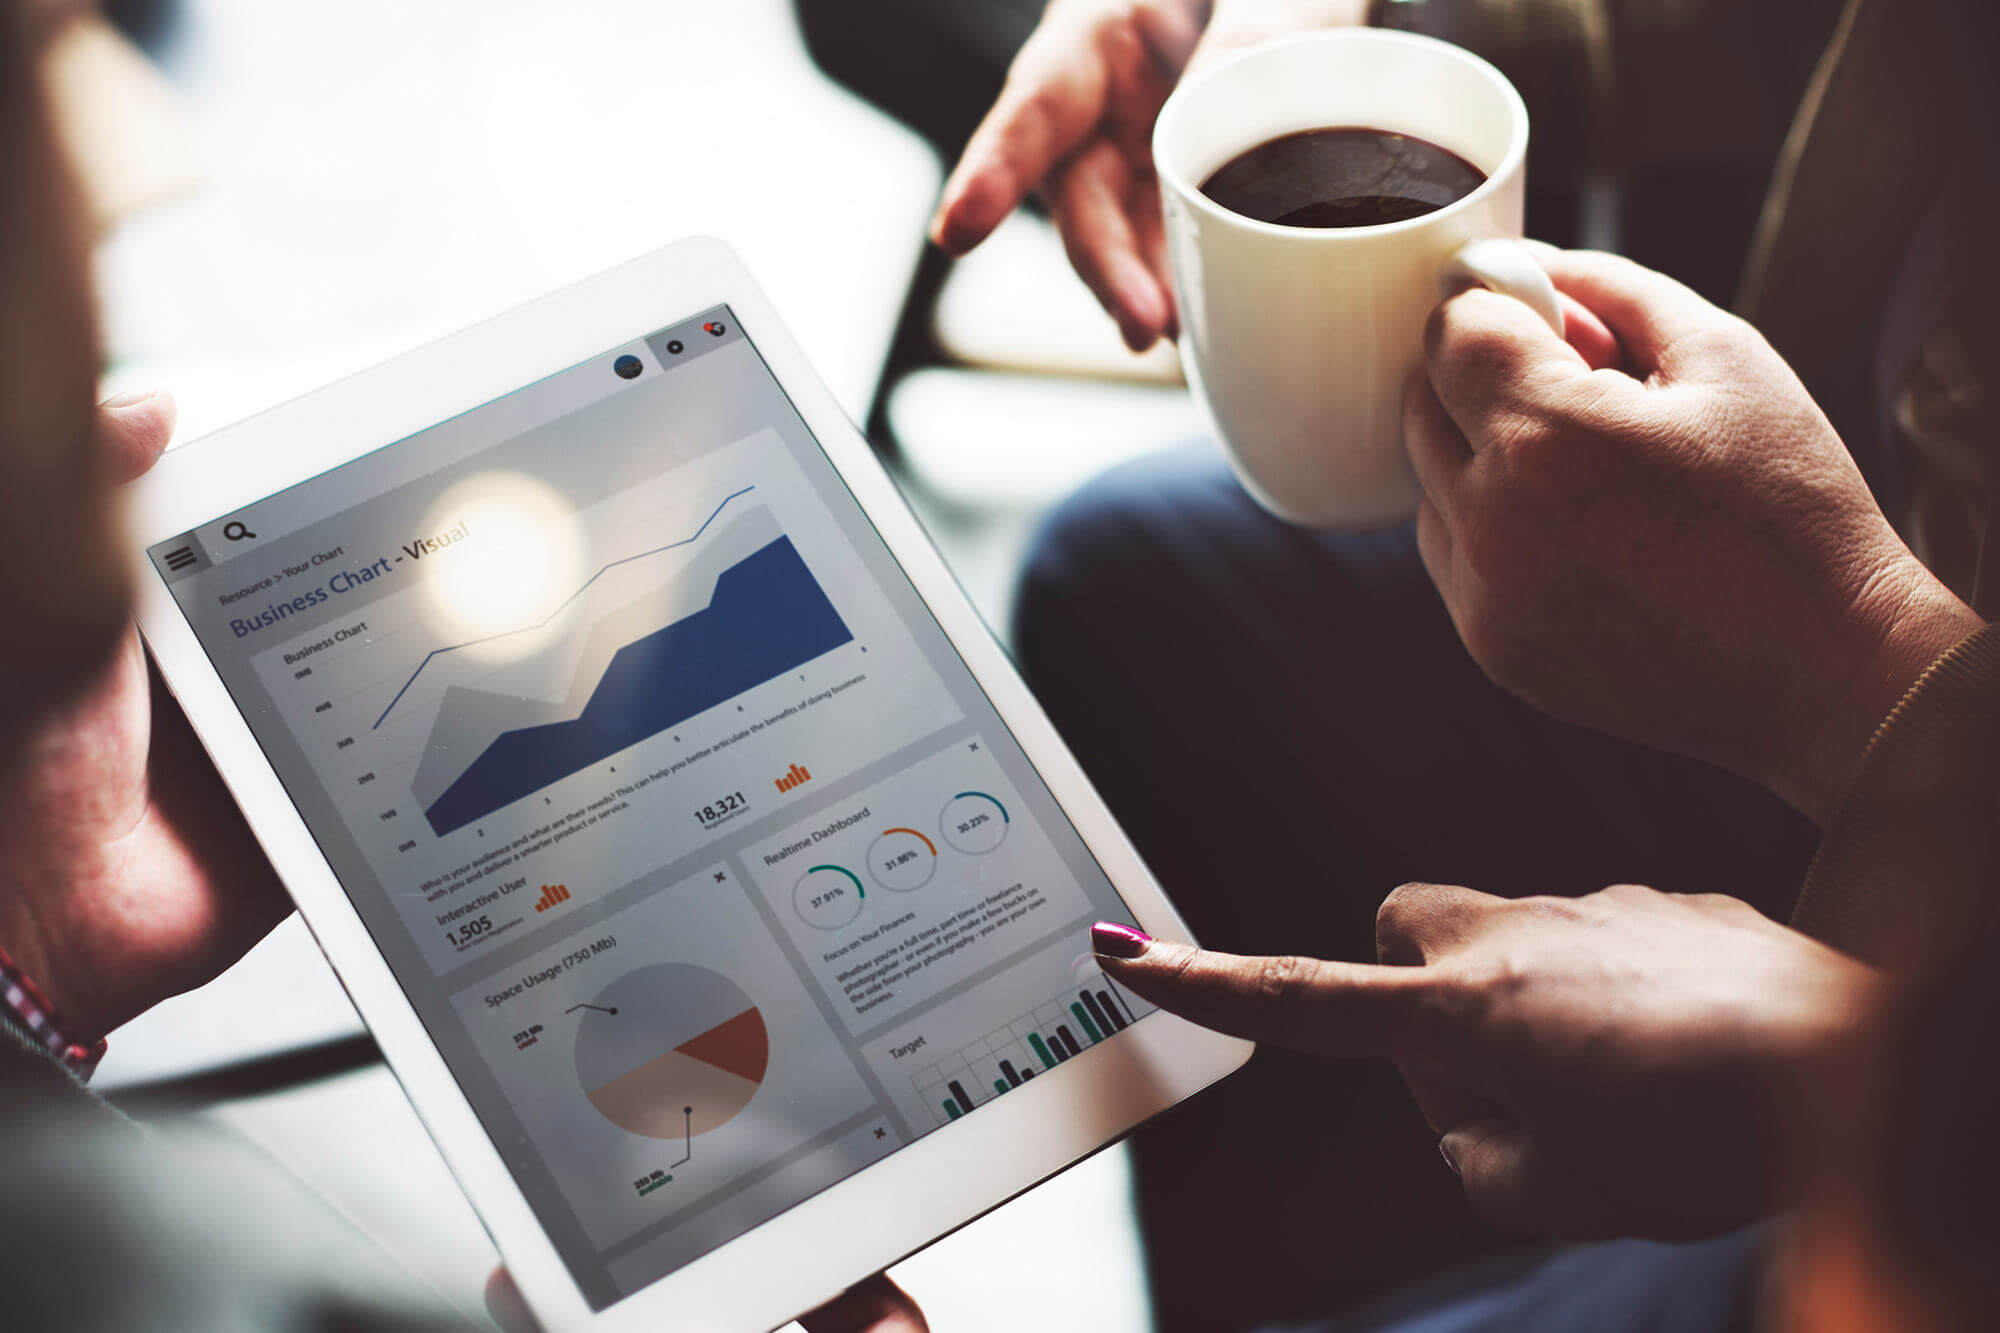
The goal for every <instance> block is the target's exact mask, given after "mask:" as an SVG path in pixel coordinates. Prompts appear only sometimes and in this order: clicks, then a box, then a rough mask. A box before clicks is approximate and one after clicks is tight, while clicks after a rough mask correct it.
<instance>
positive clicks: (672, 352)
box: [667, 338, 687, 356]
mask: <svg viewBox="0 0 2000 1333" xmlns="http://www.w3.org/2000/svg"><path fill="white" fill-rule="evenodd" d="M686 350H687V344H686V343H684V342H682V341H681V340H680V339H679V338H669V339H667V354H668V355H669V356H679V355H680V354H681V353H682V352H685V351H686Z"/></svg>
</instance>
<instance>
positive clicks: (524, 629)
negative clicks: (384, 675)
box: [368, 485, 757, 731]
mask: <svg viewBox="0 0 2000 1333" xmlns="http://www.w3.org/2000/svg"><path fill="white" fill-rule="evenodd" d="M756 489H757V488H756V486H754V485H751V486H745V487H744V488H743V489H742V490H740V491H733V492H731V493H730V494H728V495H725V496H723V497H722V502H721V503H720V504H718V505H716V506H715V509H714V510H713V511H712V512H711V513H710V514H709V516H708V517H707V518H705V519H703V520H702V521H701V526H700V527H698V528H696V529H695V530H694V531H693V532H692V533H690V534H689V535H688V536H686V537H683V538H681V539H680V540H679V541H672V542H668V543H667V544H666V545H665V546H655V547H654V548H652V549H651V550H650V551H639V552H636V553H635V554H632V555H628V556H625V557H623V558H621V559H618V560H613V561H612V562H610V563H609V564H607V565H605V566H604V567H603V568H602V569H599V570H598V571H597V572H596V573H595V574H592V575H591V576H590V577H589V578H587V579H585V580H584V581H583V583H582V584H581V585H580V586H579V587H578V588H577V590H576V591H575V592H573V593H571V594H570V595H569V596H567V597H565V598H563V599H562V602H561V603H560V604H558V605H557V607H556V608H555V610H553V611H551V612H549V613H548V614H547V615H546V616H543V617H542V618H541V619H540V620H538V621H536V622H535V623H534V624H532V625H522V626H520V627H519V628H517V629H510V630H502V631H501V632H500V633H498V634H489V635H487V636H486V637H485V638H483V639H467V640H466V641H465V642H464V643H453V644H447V645H445V646H444V647H442V648H433V649H431V650H430V652H428V653H426V654H425V655H424V660H423V661H421V662H419V663H417V669H416V670H415V671H412V672H411V673H410V678H409V679H408V680H406V681H404V682H403V687H402V688H401V689H399V690H397V691H396V697H395V698H393V699H391V700H389V706H388V707H387V708H384V709H383V710H382V716H380V717H378V718H376V719H375V722H374V725H373V726H371V727H369V728H368V729H369V730H370V731H374V730H376V729H377V728H379V727H380V726H381V725H382V724H383V723H384V722H386V721H387V720H388V718H389V714H390V713H392V712H394V711H395V710H396V705H397V704H399V703H401V702H402V701H403V696H404V695H405V694H408V693H409V691H410V686H412V685H414V684H416V683H417V677H418V676H421V675H422V674H423V673H424V668H425V667H427V666H429V665H430V664H431V660H432V659H433V658H437V657H442V656H444V654H446V653H453V652H457V651H458V650H459V649H461V648H476V647H478V646H479V645H480V644H482V643H493V642H496V641H497V640H500V639H510V638H512V637H513V636H514V635H516V634H527V633H529V632H531V631H533V630H538V629H540V628H542V627H543V626H544V625H546V624H548V623H549V622H550V621H551V620H554V619H555V618H556V617H557V616H559V615H561V614H562V612H563V608H564V607H566V606H568V605H569V604H570V603H571V602H573V601H575V600H576V599H577V598H579V597H581V596H583V594H584V593H586V592H588V591H589V590H590V585H591V584H593V583H595V582H597V581H598V580H599V579H601V578H603V577H604V576H605V575H606V574H608V573H610V572H611V571H612V570H614V569H616V568H618V567H619V566H620V565H629V564H631V563H632V562H633V561H634V560H644V559H645V558H646V557H648V556H654V555H659V554H660V553H661V552H663V551H671V550H673V549H675V548H676V547H680V546H686V545H688V544H689V543H691V542H695V541H699V540H700V539H701V534H702V533H704V532H707V531H708V528H709V525H710V524H711V523H713V522H715V520H716V518H717V517H718V516H719V515H720V514H721V513H722V511H723V510H724V509H726V508H728V507H729V503H730V501H732V500H736V499H738V498H740V497H742V496H745V495H748V494H749V493H750V492H752V491H754V490H756Z"/></svg>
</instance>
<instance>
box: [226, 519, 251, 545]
mask: <svg viewBox="0 0 2000 1333" xmlns="http://www.w3.org/2000/svg"><path fill="white" fill-rule="evenodd" d="M222 535H223V536H224V537H226V538H227V539H229V540H230V541H233V542H242V541H250V540H252V539H253V538H255V537H256V535H257V534H256V533H254V532H252V531H250V529H248V528H246V527H244V526H243V524H242V523H240V522H231V523H225V524H223V525H222Z"/></svg>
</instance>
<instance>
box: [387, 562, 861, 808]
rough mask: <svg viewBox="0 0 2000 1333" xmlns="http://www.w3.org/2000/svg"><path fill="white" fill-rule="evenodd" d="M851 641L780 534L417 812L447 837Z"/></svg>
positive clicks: (490, 749) (505, 738)
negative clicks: (553, 717)
mask: <svg viewBox="0 0 2000 1333" xmlns="http://www.w3.org/2000/svg"><path fill="white" fill-rule="evenodd" d="M853 638H854V635H853V634H852V633H851V632H850V631H849V630H848V628H847V625H846V622H844V621H843V620H841V618H840V613H839V612H838V611H836V610H835V609H834V606H833V603H832V602H830V601H828V600H827V596H826V593H825V592H824V591H822V590H821V588H820V586H819V583H818V582H817V581H816V580H815V579H814V578H813V576H812V571H811V570H809V569H807V568H806V563H805V561H804V560H802V559H800V558H799V553H798V551H797V549H796V548H794V547H793V545H792V540H791V538H789V537H779V538H778V539H777V540H775V541H773V542H771V543H770V544H769V545H766V546H764V547H762V548H761V549H759V550H758V551H757V552H755V553H754V554H752V555H750V556H747V557H745V558H744V559H742V560H740V561H738V562H737V563H736V564H734V565H731V566H730V567H729V568H728V569H726V570H724V571H723V572H722V574H721V576H720V577H719V578H718V579H717V580H716V584H715V595H714V597H713V599H712V600H711V601H710V602H709V604H708V606H707V607H706V608H704V609H703V610H700V611H697V612H695V613H694V614H693V615H690V616H687V617H685V618H684V619H681V620H676V621H674V622H673V623H672V624H670V625H667V626H666V627H665V628H663V629H659V630H656V631H654V632H653V633H651V634H648V635H647V636H646V637H644V638H643V639H639V640H637V641H635V642H632V643H628V644H626V645H625V646H624V647H622V648H620V649H619V650H618V651H617V653H616V654H615V655H614V656H613V657H612V659H611V662H610V664H609V665H608V666H607V667H606V668H605V672H604V675H603V678H602V679H600V680H599V681H598V683H597V688H596V689H595V690H593V691H592V692H591V695H590V699H589V701H588V702H587V703H585V704H584V707H583V712H582V713H581V714H580V715H579V716H578V717H576V718H574V719H572V720H570V721H567V722H551V723H547V724H545V725H543V726H536V727H523V728H521V729H519V730H516V731H509V732H505V733H503V734H502V735H501V736H500V737H499V738H498V739H496V740H495V741H494V742H493V743H492V744H491V745H489V746H487V747H486V749H485V750H484V751H482V752H481V753H480V755H479V757H478V758H477V759H474V760H473V761H472V763H471V765H470V766H469V767H467V768H466V770H465V772H464V773H463V774H461V775H460V776H459V777H458V779H457V780H456V781H454V782H453V783H452V784H451V785H450V786H449V787H447V788H446V789H445V791H444V793H443V794H442V795H441V796H439V797H438V799H437V800H436V801H434V802H432V803H431V804H430V805H429V806H427V807H426V808H425V810H424V818H425V819H427V820H428V821H429V822H430V826H431V831H432V832H433V833H435V834H437V835H438V836H439V837H443V836H444V835H445V834H447V833H451V832H453V831H454V830H456V829H461V828H464V827H465V826H466V825H467V824H470V823H472V822H474V821H475V820H479V819H483V818H485V817H486V816H487V815H490V814H492V813H493V812H494V811H496V810H499V809H501V808H502V807H503V806H506V805H510V804H512V803H513V802H515V801H518V800H520V799H521V798H522V797H524V796H528V795H532V794H533V793H534V792H537V791H539V790H541V789H542V788H543V787H546V786H548V785H549V784H550V783H552V782H557V781H560V780H561V779H563V778H566V777H568V776H569V775H570V774H572V773H577V772H580V771H582V770H583V769H586V768H589V767H590V766H591V765H592V764H595V763H597V762H599V761H600V760H603V759H607V758H609V757H610V756H612V755H614V754H616V753H618V751H620V750H622V749H624V748H626V747H627V746H629V745H636V744H638V743H639V742H640V741H643V740H645V739H646V738H647V737H649V736H654V735H657V734H659V733H660V732H662V731H665V730H666V729H667V728H669V727H673V726H678V725H680V724H681V723H683V722H685V721H687V720H688V719H689V718H691V717H694V716H696V715H697V714H700V713H703V712H706V711H707V710H708V709H710V708H713V707H715V706H716V705H717V704H720V703H725V702H727V701H728V700H730V699H732V698H734V697H736V696H737V695H739V694H742V693H743V692H744V691H745V690H750V689H754V688H756V687H757V686H759V685H762V684H763V683H764V682H766V681H769V680H773V679H776V678H777V677H778V676H781V675H783V674H784V673H785V672H787V671H790V670H792V669H794V668H795V667H799V666H802V665H804V664H805V663H807V662H810V661H811V660H812V659H814V658H815V657H818V656H820V655H821V654H823V653H828V652H831V651H833V650H834V649H835V648H838V647H840V646H841V645H842V644H844V643H848V642H851V641H852V640H853Z"/></svg>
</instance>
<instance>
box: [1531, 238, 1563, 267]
mask: <svg viewBox="0 0 2000 1333" xmlns="http://www.w3.org/2000/svg"><path fill="white" fill-rule="evenodd" d="M1521 244H1522V245H1523V246H1526V247H1527V251H1528V253H1529V254H1531V255H1533V256H1534V257H1535V258H1537V259H1539V260H1542V261H1544V262H1546V261H1548V260H1551V259H1555V258H1557V257H1558V256H1560V255H1561V254H1562V248H1561V247H1560V246H1554V245H1550V244H1549V243H1548V242H1547V241H1538V240H1536V239H1535V238H1534V237H1532V236H1530V237H1529V238H1528V239H1526V240H1524V241H1522V242H1521Z"/></svg>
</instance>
